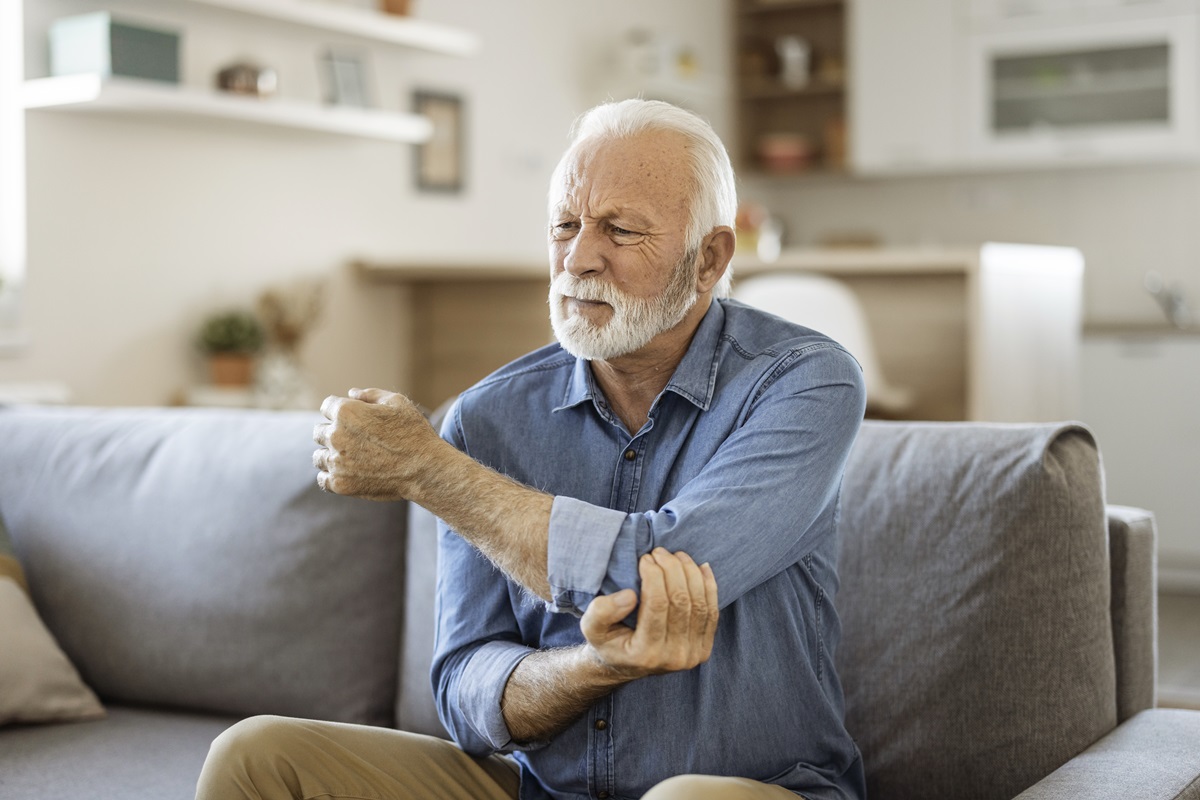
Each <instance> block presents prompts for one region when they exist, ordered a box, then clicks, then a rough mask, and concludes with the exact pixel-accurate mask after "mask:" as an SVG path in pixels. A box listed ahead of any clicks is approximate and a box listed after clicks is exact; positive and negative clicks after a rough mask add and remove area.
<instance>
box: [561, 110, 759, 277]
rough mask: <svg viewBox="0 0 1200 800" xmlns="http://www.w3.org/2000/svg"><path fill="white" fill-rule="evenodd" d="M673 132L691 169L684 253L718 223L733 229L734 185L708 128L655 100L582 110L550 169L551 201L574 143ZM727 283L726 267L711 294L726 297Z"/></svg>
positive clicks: (684, 112) (720, 148)
mask: <svg viewBox="0 0 1200 800" xmlns="http://www.w3.org/2000/svg"><path fill="white" fill-rule="evenodd" d="M659 130H665V131H674V132H676V133H679V134H681V135H682V136H683V137H684V138H685V140H686V142H687V144H686V152H687V156H688V161H689V162H690V164H691V167H692V195H691V198H692V200H691V203H690V208H689V219H688V227H687V230H686V231H685V239H686V242H687V249H688V251H696V252H699V249H700V243H701V242H702V241H703V239H704V237H705V236H707V235H708V234H709V233H711V232H712V231H713V230H715V229H716V228H719V227H721V226H723V225H725V226H728V227H730V228H733V227H734V226H735V225H736V221H737V187H736V185H735V179H734V175H733V165H732V164H731V163H730V161H729V153H728V152H726V150H725V145H724V144H723V143H722V142H721V139H720V137H718V136H717V134H716V131H714V130H713V129H712V126H711V125H709V124H708V122H707V121H705V120H704V119H702V118H701V117H699V116H697V115H696V114H693V113H692V112H691V111H687V110H685V109H682V108H680V107H679V106H675V105H671V104H670V103H664V102H662V101H661V100H642V99H632V100H621V101H619V102H614V103H602V104H600V105H598V106H596V107H595V108H592V109H591V110H590V111H587V112H585V113H584V114H583V115H582V116H581V117H579V119H578V120H576V121H575V126H574V128H573V129H572V131H571V144H570V146H569V147H568V148H567V151H566V153H565V154H564V155H563V157H562V160H561V161H559V163H558V166H557V167H556V168H555V170H554V177H553V179H552V182H551V187H550V193H551V200H550V202H551V204H553V203H554V202H555V200H556V198H555V191H556V189H557V187H558V186H561V184H562V181H563V178H564V176H563V170H564V168H565V167H566V163H567V159H568V158H569V156H570V155H571V154H572V153H573V152H574V151H575V149H576V147H578V146H579V145H580V143H582V142H584V141H586V140H589V139H598V140H600V141H604V140H612V139H628V138H631V137H633V136H637V135H638V134H641V133H645V132H648V131H659ZM732 286H733V268H732V267H728V268H726V270H725V274H724V275H723V276H721V280H720V281H719V282H718V283H717V285H716V286H714V287H713V296H714V297H728V296H729V293H730V290H731V289H732Z"/></svg>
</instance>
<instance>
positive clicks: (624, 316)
mask: <svg viewBox="0 0 1200 800" xmlns="http://www.w3.org/2000/svg"><path fill="white" fill-rule="evenodd" d="M696 256H697V253H696V252H688V253H686V254H684V257H683V259H682V260H681V261H680V262H679V263H678V264H676V265H675V268H674V270H673V271H672V273H671V280H670V282H669V283H668V284H667V286H666V288H665V289H663V290H662V293H661V294H659V295H658V296H657V297H652V298H649V299H642V298H640V297H630V296H629V295H627V294H625V293H624V292H622V291H621V290H620V289H617V288H616V287H615V286H613V285H612V284H611V283H609V282H608V281H606V280H604V279H601V278H590V279H586V280H584V279H580V278H577V277H575V276H574V275H572V274H571V273H569V272H561V273H559V274H558V276H556V277H555V278H554V280H553V281H552V282H551V284H550V324H551V326H552V327H553V328H554V335H555V337H556V338H557V339H558V342H559V344H561V345H562V347H563V349H564V350H566V351H567V352H568V353H570V354H571V355H573V356H575V357H576V358H582V359H585V360H587V361H606V360H608V359H612V358H617V357H619V356H623V355H628V354H629V353H632V352H634V351H636V350H640V349H641V348H643V347H645V346H646V345H647V344H649V343H650V340H652V339H653V338H654V337H655V336H658V335H659V334H660V333H663V332H664V331H668V330H670V329H671V328H674V327H675V326H676V325H678V324H679V323H680V322H682V321H683V318H684V317H685V316H686V315H687V313H688V311H690V310H691V309H692V306H694V305H695V304H696V300H697V299H698V298H699V293H698V292H697V291H696V273H695V263H696ZM568 298H575V299H577V300H592V301H599V302H602V303H607V304H608V305H609V306H611V307H612V310H613V313H612V316H611V317H610V318H609V320H608V322H606V323H604V324H602V325H597V324H595V323H593V322H592V321H591V320H589V319H587V318H586V317H584V316H582V315H579V314H573V315H568V313H567V310H566V308H567V300H568Z"/></svg>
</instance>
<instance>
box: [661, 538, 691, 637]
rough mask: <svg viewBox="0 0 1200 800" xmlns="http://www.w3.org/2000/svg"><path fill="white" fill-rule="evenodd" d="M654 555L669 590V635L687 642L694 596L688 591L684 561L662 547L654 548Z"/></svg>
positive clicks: (667, 590)
mask: <svg viewBox="0 0 1200 800" xmlns="http://www.w3.org/2000/svg"><path fill="white" fill-rule="evenodd" d="M652 555H653V556H654V561H655V563H657V564H658V566H659V567H661V568H662V571H663V583H664V586H665V588H666V592H667V602H668V608H669V613H668V615H667V636H668V637H672V638H673V639H674V640H675V641H676V642H677V643H679V642H686V641H687V636H688V634H689V633H690V632H691V617H692V597H691V594H690V593H689V591H688V579H687V575H686V574H685V572H684V568H683V562H682V561H680V560H679V558H677V557H676V556H675V555H673V554H671V553H670V552H668V551H667V550H666V549H665V548H662V547H656V548H654V551H653V553H652Z"/></svg>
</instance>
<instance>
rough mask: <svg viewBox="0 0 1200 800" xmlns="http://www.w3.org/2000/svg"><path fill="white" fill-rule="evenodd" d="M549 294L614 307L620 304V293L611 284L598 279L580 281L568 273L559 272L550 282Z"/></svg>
mask: <svg viewBox="0 0 1200 800" xmlns="http://www.w3.org/2000/svg"><path fill="white" fill-rule="evenodd" d="M550 293H551V295H556V296H558V297H572V298H574V299H576V300H585V301H587V302H591V303H596V302H599V303H608V304H609V305H614V306H615V305H616V304H618V303H620V302H621V292H620V290H619V289H617V288H616V287H614V286H613V285H612V284H610V283H607V282H605V281H602V280H600V279H598V278H592V279H589V280H582V279H580V278H577V277H575V276H574V275H572V274H571V273H569V272H561V273H559V274H558V275H556V276H555V277H554V280H552V281H551V282H550Z"/></svg>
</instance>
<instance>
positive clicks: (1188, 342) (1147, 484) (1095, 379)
mask: <svg viewBox="0 0 1200 800" xmlns="http://www.w3.org/2000/svg"><path fill="white" fill-rule="evenodd" d="M1081 373H1082V386H1081V403H1080V409H1081V418H1082V419H1083V421H1084V422H1085V423H1087V424H1088V426H1089V427H1091V429H1092V431H1093V432H1094V433H1095V434H1096V439H1097V441H1098V442H1099V443H1100V452H1101V455H1102V456H1103V458H1104V477H1105V482H1106V484H1107V492H1108V500H1109V502H1111V503H1117V504H1121V505H1132V506H1139V507H1142V508H1148V509H1150V510H1151V511H1153V512H1154V515H1155V517H1156V519H1157V522H1158V554H1159V557H1158V564H1159V582H1160V584H1162V585H1166V586H1170V587H1176V588H1183V587H1191V588H1195V587H1197V586H1200V504H1198V503H1200V335H1196V334H1195V333H1194V332H1193V333H1191V334H1188V333H1184V332H1180V331H1170V330H1168V329H1166V328H1165V327H1164V328H1162V329H1160V331H1159V332H1153V331H1149V332H1147V331H1143V332H1139V331H1137V330H1135V329H1134V330H1127V331H1122V330H1120V329H1119V328H1118V329H1113V330H1111V331H1098V332H1093V333H1091V334H1090V335H1088V336H1087V337H1085V339H1084V342H1083V359H1082V370H1081Z"/></svg>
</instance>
